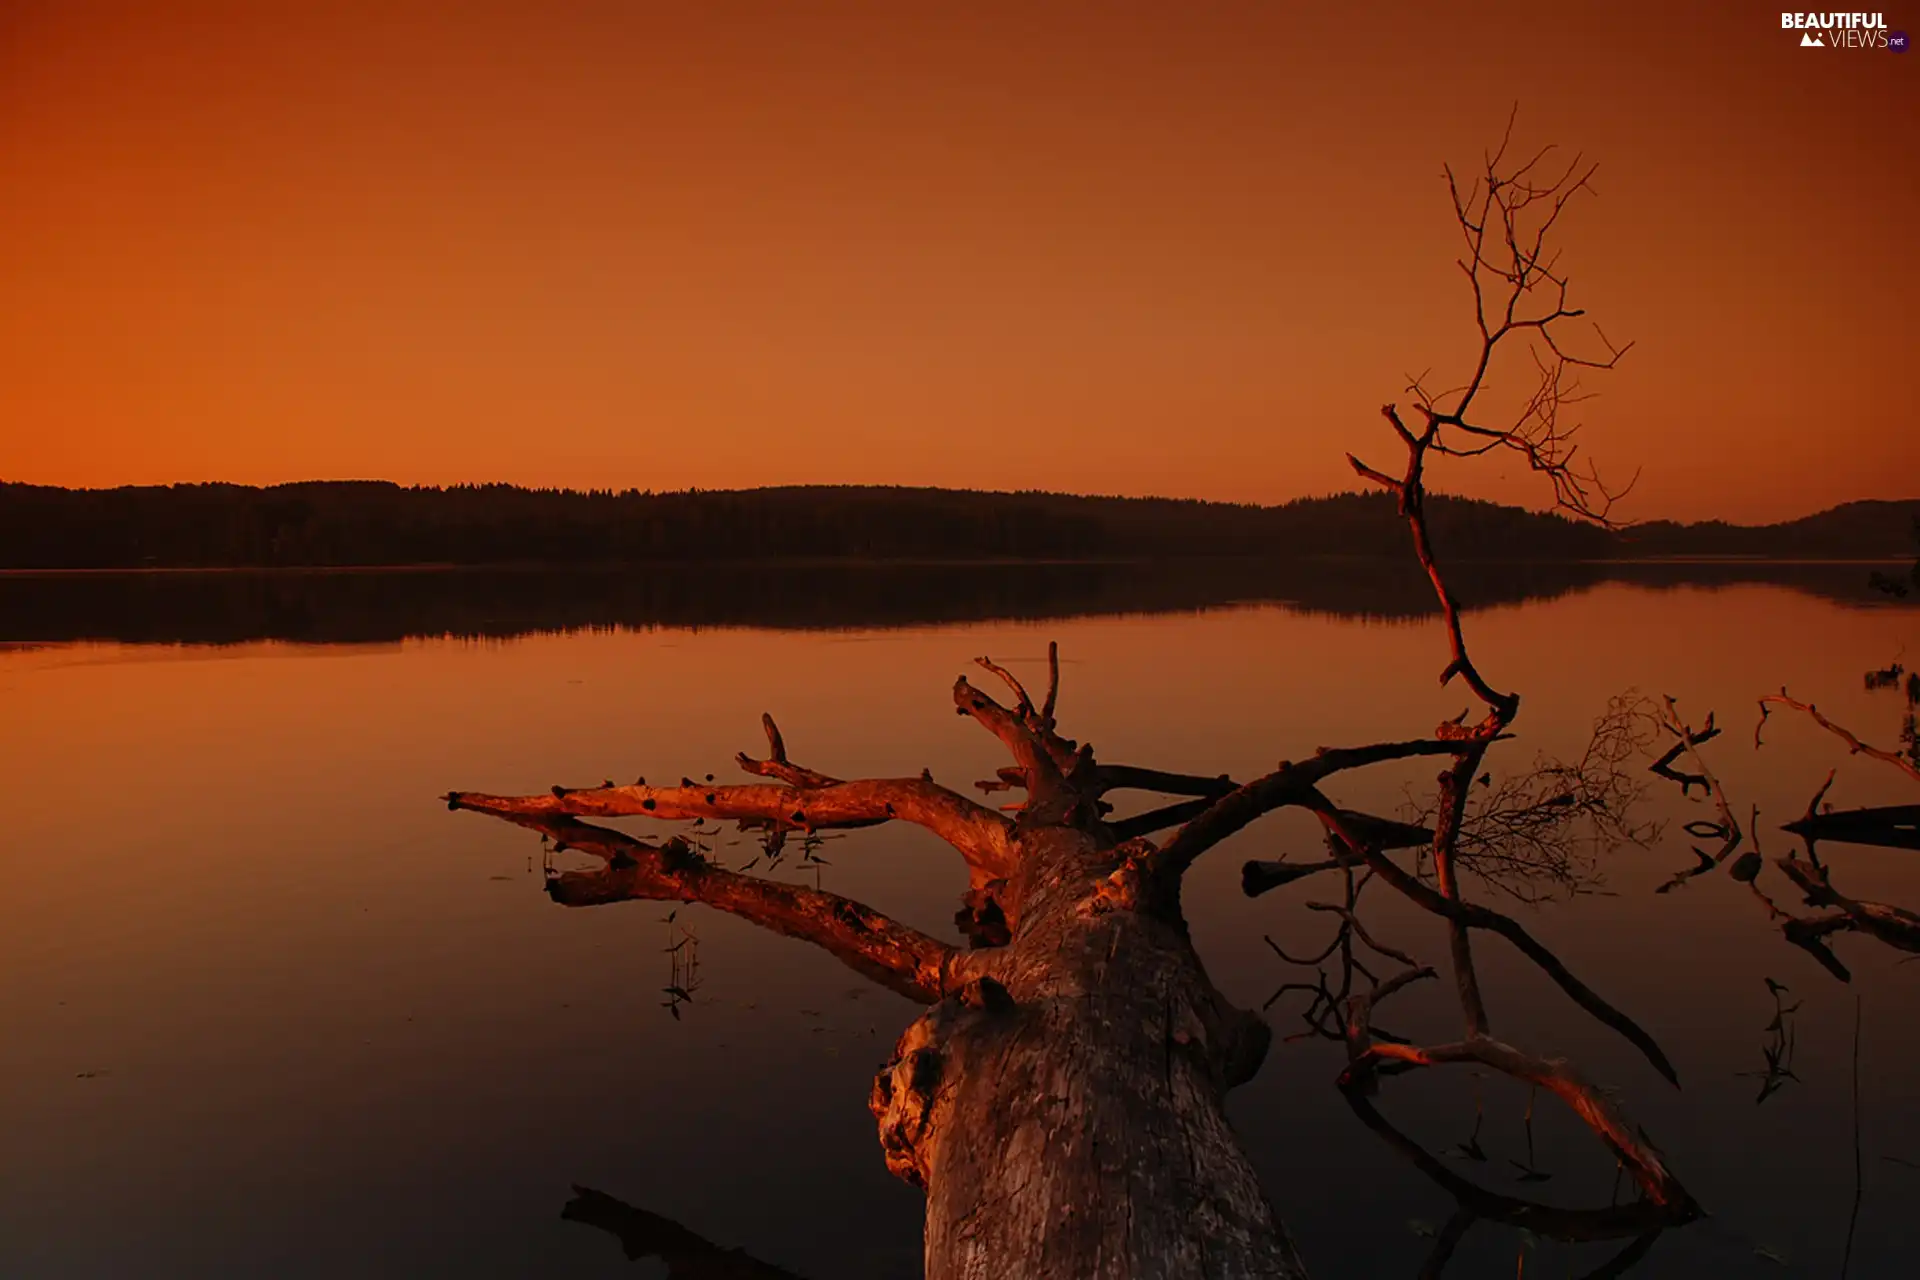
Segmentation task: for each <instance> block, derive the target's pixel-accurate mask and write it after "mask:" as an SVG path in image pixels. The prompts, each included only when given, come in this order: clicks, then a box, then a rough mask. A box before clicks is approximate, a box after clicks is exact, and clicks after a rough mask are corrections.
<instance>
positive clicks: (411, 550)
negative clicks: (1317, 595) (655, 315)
mask: <svg viewBox="0 0 1920 1280" xmlns="http://www.w3.org/2000/svg"><path fill="white" fill-rule="evenodd" d="M1429 501H1430V503H1431V504H1432V507H1431V516H1430V518H1431V520H1432V523H1433V537H1434V541H1435V545H1436V547H1437V548H1438V549H1439V550H1440V551H1441V552H1442V553H1443V554H1445V555H1447V556H1448V557H1449V558H1450V559H1452V560H1455V561H1461V560H1477V559H1496V560H1514V559H1520V560H1607V559H1615V558H1621V557H1628V558H1633V557H1647V556H1728V555H1740V556H1766V557H1776V558H1789V559H1793V558H1849V557H1858V558H1879V557H1895V556H1900V555H1902V554H1905V553H1907V552H1908V549H1909V546H1910V543H1909V540H1908V538H1909V532H1908V531H1909V528H1910V524H1911V519H1912V516H1913V514H1914V512H1915V510H1916V508H1920V503H1915V502H1855V503H1848V504H1846V505H1844V506H1840V507H1836V508H1834V509H1832V510H1830V511H1826V512H1822V513H1820V514H1818V515H1814V516H1809V517H1807V518H1805V519H1802V520H1795V521H1790V522H1787V523H1784V524H1775V525H1763V526H1751V527H1749V526H1738V525H1728V524H1723V523H1719V522H1709V523H1704V524H1690V525H1679V524H1674V523H1672V522H1668V521H1658V522H1653V523H1648V524H1644V525H1639V526H1634V527H1632V528H1628V529H1609V528H1603V527H1598V526H1594V525H1590V524H1582V523H1578V522H1576V521H1574V520H1572V519H1569V518H1567V517H1566V516H1565V515H1562V514H1559V513H1555V512H1549V513H1538V512H1530V511H1525V510H1522V509H1521V508H1518V507H1509V506H1502V505H1500V504H1498V503H1491V502H1482V501H1478V500H1472V499H1465V498H1457V497H1447V496H1444V495H1434V496H1433V497H1431V498H1430V499H1429ZM1403 536H1404V532H1403V530H1401V528H1400V527H1399V525H1398V522H1397V520H1396V518H1395V512H1394V508H1393V500H1392V498H1391V497H1390V496H1388V495H1386V494H1382V493H1365V494H1359V493H1349V494H1338V495H1335V496H1332V497H1325V498H1306V499H1301V500H1298V501H1295V502H1289V503H1286V504H1284V505H1281V506H1273V507H1262V506H1253V505H1240V504H1233V503H1217V502H1198V501H1190V500H1180V499H1169V498H1105V497H1080V496H1073V495H1068V494H1057V493H1040V492H1020V493H989V492H977V491H970V490H949V489H912V488H888V487H861V486H811V487H791V488H771V489H746V490H729V491H714V492H702V491H698V490H694V491H689V492H682V493H647V492H642V491H639V490H628V491H625V492H613V491H610V490H609V491H594V492H577V491H572V490H559V489H522V488H517V487H515V486H512V485H478V486H455V487H451V488H402V487H401V486H399V485H394V484H388V483H385V482H376V481H337V482H336V481H327V482H313V483H305V484H290V485H277V486H274V487H271V488H252V487H247V486H242V485H228V484H195V485H170V486H149V487H126V488H119V489H60V488H51V487H44V486H35V485H24V484H0V569H95V568H146V567H157V568H181V567H239V566H250V567H266V566H349V565H352V566H360V565H419V564H459V565H478V564H508V563H515V562H537V563H546V564H609V563H642V562H659V561H677V560H703V561H711V560H743V559H767V558H781V559H836V560H839V559H883V560H900V559H920V560H971V559H999V560H1004V559H1074V560H1080V559H1098V558H1139V557H1183V556H1264V557H1290V558H1298V557H1309V556H1323V555H1355V556H1375V557H1381V558H1393V557H1398V556H1401V555H1404V547H1403V546H1402V544H1401V542H1400V539H1401V538H1402V537H1403Z"/></svg>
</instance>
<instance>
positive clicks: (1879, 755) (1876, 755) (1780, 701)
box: [1753, 689, 1920, 782]
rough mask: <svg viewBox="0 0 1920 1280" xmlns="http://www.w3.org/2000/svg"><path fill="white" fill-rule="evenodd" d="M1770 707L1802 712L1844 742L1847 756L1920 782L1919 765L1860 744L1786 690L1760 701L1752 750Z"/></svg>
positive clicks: (1765, 722) (1896, 755)
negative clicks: (1885, 766) (1862, 758)
mask: <svg viewBox="0 0 1920 1280" xmlns="http://www.w3.org/2000/svg"><path fill="white" fill-rule="evenodd" d="M1769 706H1781V707H1789V708H1791V709H1793V710H1795V711H1803V712H1805V713H1806V714H1807V716H1808V717H1809V718H1810V719H1812V721H1813V722H1814V723H1815V724H1817V725H1819V726H1820V727H1821V728H1822V729H1825V730H1826V731H1827V732H1828V733H1831V734H1833V735H1834V736H1835V737H1837V738H1839V739H1840V740H1841V741H1842V742H1844V743H1846V744H1847V750H1848V752H1849V753H1850V754H1852V755H1856V756H1868V757H1870V758H1872V759H1875V760H1879V761H1881V762H1883V763H1885V764H1890V765H1892V766H1893V767H1894V768H1896V769H1898V770H1900V772H1902V773H1904V774H1906V775H1907V776H1908V777H1909V778H1912V779H1913V780H1914V781H1915V782H1920V765H1916V764H1915V763H1914V762H1913V761H1911V760H1909V759H1907V758H1906V757H1905V756H1903V755H1901V754H1899V753H1898V752H1894V751H1884V750H1882V749H1881V748H1879V747H1872V746H1868V745H1867V744H1866V743H1864V742H1862V741H1860V739H1859V738H1857V737H1855V736H1854V734H1853V731H1852V730H1851V729H1848V728H1846V727H1845V726H1844V725H1838V724H1835V723H1834V722H1833V721H1831V720H1829V719H1827V718H1826V717H1825V716H1824V715H1821V714H1820V710H1819V708H1818V707H1815V706H1814V705H1813V704H1812V703H1811V702H1801V701H1799V700H1798V699H1795V698H1790V697H1788V696H1787V691H1786V690H1785V689H1782V690H1780V692H1779V693H1769V694H1767V695H1766V696H1765V697H1763V698H1761V699H1760V722H1759V723H1758V724H1756V725H1754V726H1753V745H1754V746H1755V747H1758V746H1759V745H1760V731H1761V730H1762V729H1764V728H1765V727H1766V724H1767V714H1768V710H1767V709H1768V707H1769Z"/></svg>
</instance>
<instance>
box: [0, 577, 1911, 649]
mask: <svg viewBox="0 0 1920 1280" xmlns="http://www.w3.org/2000/svg"><path fill="white" fill-rule="evenodd" d="M1866 572H1867V571H1866V569H1865V568H1864V566H1860V565H1853V564H1828V563H1768V562H1759V561H1717V562H1698V561H1696V562H1620V563H1609V564H1599V563H1552V562H1541V561H1520V562H1513V563H1488V562H1475V561H1463V562H1461V563H1460V564H1458V565H1457V566H1455V567H1453V568H1452V569H1451V570H1450V572H1449V578H1450V580H1451V582H1452V584H1453V587H1454V591H1455V593H1456V594H1457V595H1458V596H1459V598H1460V599H1461V600H1462V601H1463V602H1464V603H1465V604H1466V605H1467V606H1468V607H1476V606H1488V605H1498V604H1510V603H1514V602H1517V601H1523V600H1544V599H1552V598H1554V597H1557V596H1562V595H1566V594H1568V593H1570V592H1576V591H1582V590H1586V589H1588V588H1591V587H1594V586H1598V585H1600V584H1602V583H1607V582H1628V583H1634V584H1637V585H1641V586H1650V587H1662V588H1667V587H1685V586H1725V585H1728V584H1732V583H1743V582H1769V583H1775V584H1778V585H1782V586H1790V587H1792V588H1794V589H1795V590H1799V591H1804V592H1807V593H1809V594H1814V595H1820V596H1825V597H1827V598H1829V599H1833V600H1835V601H1837V602H1842V603H1850V604H1857V605H1862V606H1865V605H1869V604H1872V603H1874V602H1875V600H1874V599H1873V598H1869V597H1868V596H1867V595H1866V593H1864V592H1863V591H1862V589H1861V587H1862V583H1863V581H1864V577H1863V575H1864V574H1865V573H1866ZM1879 599H1881V600H1883V601H1885V602H1887V603H1895V602H1894V601H1892V600H1891V599H1889V598H1886V597H1880V598H1879ZM1916 603H1920V602H1916ZM1236 604H1283V605H1286V606H1287V607H1289V608H1292V609H1296V610H1299V611H1301V612H1306V613H1325V614H1333V615H1336V616H1340V617H1369V618H1418V617H1425V616H1427V615H1429V614H1431V613H1432V612H1433V610H1434V600H1433V588H1432V586H1431V585H1430V584H1429V583H1428V581H1427V579H1426V576H1425V573H1424V572H1423V571H1422V570H1421V568H1420V567H1419V565H1418V564H1417V563H1416V562H1414V561H1412V560H1410V559H1406V558H1395V559H1387V560H1377V559H1359V558H1355V559H1325V558H1318V559H1316V558H1302V559H1296V560H1145V561H1106V562H1059V563H1012V564H991V563H979V564H939V565H913V564H898V563H872V564H860V563H811V564H756V563H716V564H684V565H655V566H647V567H642V568H634V569H622V570H607V569H548V568H538V567H529V568H523V569H446V570H431V569H429V570H359V571H329V570H314V571H303V570H277V571H256V570H237V571H232V572H225V571H216V572H199V571H179V572H170V571H161V572H148V573H120V572H104V573H64V574H63V573H45V574H39V573H14V574H7V573H0V642H32V641H38V642H45V641H62V640H121V641H126V642H129V643H152V642H159V643H184V644H232V643H236V642H240V641H246V640H297V641H304V642H309V643H337V644H363V643H368V642H372V641H389V640H399V639H402V638H405V637H408V636H445V635H451V636H516V635H525V634H528V633H533V632H545V631H567V630H573V629H578V628H592V627H616V628H634V629H645V628H650V627H716V626H749V627H780V628H804V629H815V628H819V629H831V630H852V629H860V628H867V627H894V626H920V625H927V624H932V623H953V622H977V621H991V620H996V619H1035V620H1037V619H1043V618H1073V617H1084V616H1096V615H1102V614H1129V613H1160V612H1171V611H1185V610H1202V609H1215V608H1222V607H1226V606H1231V605H1236Z"/></svg>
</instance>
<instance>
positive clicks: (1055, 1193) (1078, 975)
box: [872, 829, 1305, 1280]
mask: <svg viewBox="0 0 1920 1280" xmlns="http://www.w3.org/2000/svg"><path fill="white" fill-rule="evenodd" d="M1021 845H1022V853H1023V855H1024V857H1023V861H1022V867H1021V870H1020V872H1019V874H1018V876H1017V878H1016V881H1015V883H1014V884H1012V885H1011V886H1009V892H1010V897H1011V898H1012V900H1013V902H1014V903H1015V904H1016V909H1017V910H1018V913H1019V918H1020V927H1019V930H1018V932H1017V933H1016V934H1015V936H1014V940H1013V942H1012V944H1011V945H1010V946H1009V947H1008V948H1006V949H1005V950H1004V952H1003V953H1001V954H1000V955H999V956H997V957H996V960H997V963H995V965H994V966H993V974H992V976H991V977H987V978H984V979H982V980H981V981H980V983H979V984H978V986H977V987H975V988H974V989H971V990H969V991H967V992H964V993H962V994H960V995H957V996H954V997H950V998H949V999H948V1000H946V1001H944V1002H942V1004H941V1005H939V1006H936V1007H935V1009H933V1010H932V1011H931V1012H929V1013H928V1014H927V1015H926V1016H925V1017H923V1018H922V1019H921V1020H920V1021H919V1022H918V1023H916V1024H915V1025H914V1026H913V1027H912V1028H911V1029H909V1031H908V1032H907V1034H906V1035H905V1036H903V1037H902V1038H901V1041H900V1044H899V1046H898V1049H897V1050H896V1056H895V1058H894V1061H893V1062H892V1063H891V1064H889V1067H888V1069H887V1070H886V1071H884V1072H883V1073H882V1074H881V1076H880V1078H879V1079H878V1080H877V1081H876V1082H875V1087H874V1092H873V1097H872V1106H873V1110H874V1112H875V1115H876V1116H877V1117H878V1118H879V1121H880V1127H881V1135H882V1142H883V1145H884V1146H885V1147H886V1149H887V1159H888V1164H889V1166H890V1167H892V1168H893V1169H894V1170H895V1172H897V1173H899V1174H900V1175H901V1176H903V1177H905V1178H906V1179H907V1180H908V1181H910V1182H914V1183H915V1184H917V1185H920V1186H924V1187H925V1188H926V1189H927V1231H926V1241H927V1276H928V1277H929V1280H959V1278H961V1277H966V1278H968V1280H986V1278H988V1277H994V1278H998V1277H1002V1276H1141V1277H1145V1276H1169V1277H1174V1276H1180V1277H1186V1276H1192V1277H1200V1276H1209V1277H1243V1276H1300V1275H1304V1274H1305V1271H1304V1269H1303V1268H1302V1267H1301V1265H1300V1262H1299V1259H1298V1257H1297V1255H1296V1254H1295V1252H1294V1248H1293V1245H1292V1243H1291V1242H1290V1241H1289V1239H1288V1238H1287V1235H1286V1233H1285V1231H1284V1230H1283V1229H1282V1227H1281V1226H1280V1224H1279V1222H1278V1221H1277V1219H1276V1217H1275V1215H1274V1212H1273V1209H1272V1207H1271V1206H1270V1205H1269V1204H1268V1203H1267V1199H1266V1196H1265V1194H1264V1193H1263V1192H1262V1191H1261V1188H1260V1183H1259V1180H1258V1178H1257V1177H1256V1176H1255V1174H1254V1171H1253V1168H1252V1167H1251V1165H1249V1163H1248V1162H1247V1158H1246V1156H1245V1154H1244V1153H1243V1152H1242V1151H1241V1149H1240V1146H1239V1144H1238V1143H1237V1142H1236V1141H1235V1139H1234V1137H1233V1133H1232V1131H1231V1129H1230V1128H1229V1126H1228V1124H1227V1121H1226V1117H1225V1114H1224V1111H1223V1104H1224V1101H1225V1097H1226V1093H1227V1090H1229V1089H1230V1088H1232V1087H1233V1086H1234V1085H1236V1084H1239V1083H1241V1082H1243V1081H1245V1080H1247V1079H1249V1078H1250V1077H1251V1076H1252V1073H1253V1071H1254V1070H1255V1069H1256V1068H1257V1067H1258V1066H1259V1064H1260V1061H1261V1059H1262V1057H1263V1056H1264V1054H1265V1052H1266V1046H1267V1041H1268V1031H1267V1027H1266V1024H1265V1023H1264V1022H1262V1021H1260V1020H1259V1019H1258V1018H1257V1017H1255V1016H1253V1015H1252V1014H1249V1013H1245V1012H1242V1011H1240V1010H1237V1009H1235V1008H1233V1007H1232V1006H1231V1005H1229V1004H1228V1003H1227V1002H1226V1000H1225V999H1223V998H1222V997H1221V995H1220V993H1219V992H1218V991H1217V990H1215V988H1214V986H1213V984H1212V983H1211V982H1210V981H1208V979H1207V975H1206V973H1205V971H1204V970H1203V969H1202V968H1201V965H1200V961H1199V958H1198V957H1197V956H1196V955H1195V954H1194V951H1193V948H1192V946H1191V944H1190V943H1189V942H1188V939H1187V936H1186V932H1185V930H1184V928H1183V927H1182V926H1181V924H1180V923H1179V919H1178V914H1177V910H1178V908H1177V904H1174V903H1172V902H1170V901H1166V900H1164V897H1163V895H1160V894H1158V893H1157V891H1156V886H1154V885H1152V884H1151V883H1149V882H1147V881H1146V880H1145V879H1144V876H1143V872H1142V869H1141V863H1140V856H1141V854H1142V853H1144V852H1145V851H1146V848H1150V846H1148V847H1146V848H1142V847H1138V846H1133V847H1130V846H1125V845H1123V846H1120V847H1118V848H1114V847H1112V846H1110V845H1108V844H1106V843H1105V842H1103V841H1101V840H1100V839H1098V838H1097V837H1094V836H1091V835H1088V834H1086V833H1082V832H1075V831H1068V830H1060V829H1052V830H1040V831H1035V832H1033V833H1031V834H1030V835H1028V836H1026V837H1025V838H1024V839H1023V841H1022V842H1021Z"/></svg>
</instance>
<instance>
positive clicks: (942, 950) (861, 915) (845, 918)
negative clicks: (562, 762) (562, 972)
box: [458, 800, 984, 1004]
mask: <svg viewBox="0 0 1920 1280" xmlns="http://www.w3.org/2000/svg"><path fill="white" fill-rule="evenodd" d="M458 807H459V808H462V809H472V810H474V811H475V812H478V813H486V814H489V815H491V816H493V817H497V818H503V819H505V820H506V821H508V822H512V823H514V824H516V825H517V826H522V827H526V828H528V829H529V830H533V831H538V832H540V833H541V834H542V835H545V836H547V837H548V838H549V839H551V840H553V842H554V844H555V846H556V848H562V849H572V850H577V851H579V852H582V853H587V854H590V855H593V856H595V857H598V858H600V859H601V860H602V861H603V862H604V864H605V865H603V866H601V867H597V868H594V869H592V870H587V871H567V872H560V873H557V874H554V875H551V876H549V878H548V881H547V893H548V895H549V896H550V897H552V898H553V900H554V901H555V902H558V903H560V904H562V905H563V906H570V907H585V906H600V905H603V904H606V903H611V902H632V901H650V902H698V903H702V904H704V905H706V906H710V907H713V908H715V909H716V910H719V911H725V912H727V913H728V914H730V915H736V916H739V917H740V918H741V919H743V920H746V921H748V922H749V923H751V924H756V925H759V926H760V927H761V928H763V929H768V930H771V931H772V932H774V933H779V934H784V935H786V936H787V937H790V938H799V939H800V940H801V941H803V942H811V943H813V944H814V945H815V946H817V947H820V948H821V949H823V950H825V951H827V952H828V953H829V954H831V955H832V956H834V957H835V958H836V959H838V960H839V961H841V962H842V963H843V964H845V965H847V966H848V967H849V968H851V969H854V970H856V971H857V972H859V973H861V974H864V975H865V976H867V977H869V978H872V979H873V980H874V981H876V982H878V983H880V984H881V985H882V986H885V987H887V988H888V989H889V990H892V991H896V992H898V993H899V994H901V995H903V996H906V997H907V998H908V999H910V1000H917V1001H919V1002H920V1003H922V1004H931V1003H933V1002H934V1001H936V1000H940V999H942V998H944V997H945V996H946V995H948V994H949V993H950V992H952V991H953V990H956V989H957V988H958V986H959V985H961V984H963V983H965V982H966V981H967V979H968V977H969V976H972V975H973V971H974V970H975V969H978V968H980V967H981V966H982V965H983V964H984V957H983V956H982V955H979V954H975V955H969V954H967V953H962V952H958V951H956V950H955V949H954V948H952V947H950V946H948V945H947V944H946V943H944V942H941V941H940V940H938V939H937V938H931V937H928V936H927V935H926V934H924V933H921V932H920V931H919V930H917V929H913V928H909V927H908V926H906V925H903V924H901V923H899V922H898V921H896V920H893V919H892V918H890V917H888V916H885V915H882V914H881V913H880V912H878V911H875V910H874V909H873V908H871V907H869V906H866V905H865V904H863V903H859V902H855V901H853V900H852V899H850V898H842V897H840V896H839V895H838V894H832V893H826V892H823V891H821V890H819V889H809V888H807V887H806V886H804V885H795V884H786V883H783V882H781V881H777V880H763V879H760V878H758V877H755V876H747V875H741V874H740V873H738V872H735V871H728V870H726V869H725V868H723V867H718V866H715V865H714V864H713V863H711V862H708V861H707V860H706V859H705V858H703V857H701V856H700V855H699V854H698V853H697V852H696V851H695V850H694V849H693V848H692V847H691V846H689V845H688V844H687V843H686V842H685V841H682V840H672V841H669V842H668V843H667V844H665V845H651V844H647V843H645V842H644V841H640V840H636V839H634V838H633V837H632V836H629V835H627V834H626V833H625V832H622V831H614V830H611V829H609V828H606V827H597V826H594V825H592V824H590V823H585V822H580V821H578V820H577V819H575V818H572V817H569V816H566V815H563V814H539V813H523V812H518V811H515V810H512V809H498V808H490V807H488V806H487V805H485V804H481V803H472V802H468V801H464V800H463V801H462V802H461V803H460V804H459V806H458Z"/></svg>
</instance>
